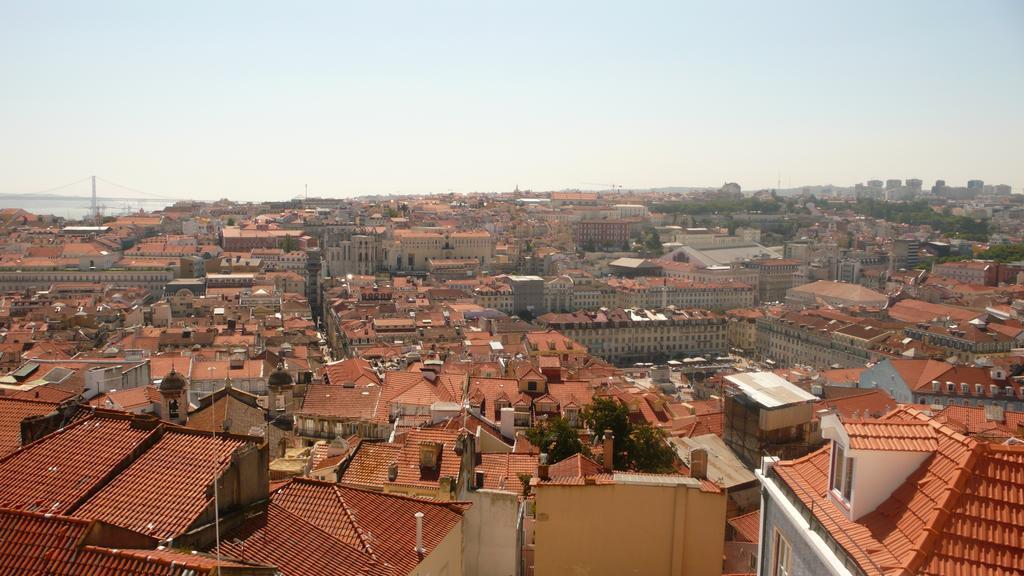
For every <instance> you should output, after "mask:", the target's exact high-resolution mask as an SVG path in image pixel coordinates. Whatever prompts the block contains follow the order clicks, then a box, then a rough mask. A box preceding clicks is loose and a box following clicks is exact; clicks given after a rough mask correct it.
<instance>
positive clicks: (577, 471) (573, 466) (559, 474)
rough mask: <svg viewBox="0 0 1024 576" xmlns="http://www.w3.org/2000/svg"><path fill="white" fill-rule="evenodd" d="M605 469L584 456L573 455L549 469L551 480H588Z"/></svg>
mask: <svg viewBox="0 0 1024 576" xmlns="http://www.w3.org/2000/svg"><path fill="white" fill-rule="evenodd" d="M604 471H605V470H604V468H603V467H602V466H601V465H600V464H598V463H597V462H594V461H593V460H591V459H590V458H587V457H586V456H584V455H583V454H573V455H572V456H569V457H568V458H565V459H564V460H560V461H558V462H555V463H554V464H552V465H551V467H550V468H548V476H549V477H550V478H551V479H558V478H586V477H587V476H595V475H597V474H601V473H602V472H604Z"/></svg>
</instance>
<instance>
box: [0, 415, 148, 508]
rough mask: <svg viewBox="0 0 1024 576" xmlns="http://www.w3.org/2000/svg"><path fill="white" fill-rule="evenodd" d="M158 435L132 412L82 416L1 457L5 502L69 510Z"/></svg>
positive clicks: (0, 491)
mask: <svg viewBox="0 0 1024 576" xmlns="http://www.w3.org/2000/svg"><path fill="white" fill-rule="evenodd" d="M155 433H156V431H155V429H150V430H146V429H142V428H135V427H133V426H132V421H131V419H130V418H129V417H127V416H123V417H116V416H113V415H105V416H102V417H90V418H85V419H82V420H79V421H78V422H76V423H74V424H71V425H70V426H67V427H66V428H64V429H62V430H59V431H57V432H55V433H53V434H51V435H49V436H46V437H44V438H43V439H41V440H38V441H36V442H33V443H32V444H29V445H28V446H25V447H23V448H21V449H20V450H18V451H17V452H14V453H12V454H9V455H7V456H5V457H4V458H2V459H0V478H3V479H4V480H3V482H0V506H2V507H5V508H16V509H24V510H29V511H35V510H39V511H44V512H52V513H55V514H63V513H66V512H68V511H70V510H72V509H74V508H75V507H76V506H77V505H79V504H81V502H82V501H83V499H84V498H86V497H87V496H88V495H89V494H91V493H92V492H94V491H95V490H96V489H97V488H99V487H100V486H103V485H104V484H105V483H106V481H107V479H108V476H109V475H110V474H111V472H112V471H113V470H115V469H116V468H117V467H118V466H119V465H120V464H121V463H122V462H124V461H126V460H128V459H129V458H130V457H131V456H132V454H133V453H135V452H136V451H137V450H139V449H140V448H141V447H142V446H143V445H144V443H145V442H147V440H148V439H150V438H151V437H153V436H154V435H155Z"/></svg>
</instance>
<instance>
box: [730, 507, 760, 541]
mask: <svg viewBox="0 0 1024 576" xmlns="http://www.w3.org/2000/svg"><path fill="white" fill-rule="evenodd" d="M728 522H729V526H732V528H733V530H735V531H736V536H737V537H738V538H739V539H740V540H741V541H743V542H753V543H755V544H756V543H757V542H758V541H759V538H758V534H760V532H761V511H760V510H754V511H753V512H749V513H747V514H744V515H742V516H735V517H733V518H729V520H728Z"/></svg>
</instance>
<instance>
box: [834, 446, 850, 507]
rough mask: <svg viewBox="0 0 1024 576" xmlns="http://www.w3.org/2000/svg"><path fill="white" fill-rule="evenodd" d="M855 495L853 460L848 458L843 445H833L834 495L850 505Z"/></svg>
mask: <svg viewBox="0 0 1024 576" xmlns="http://www.w3.org/2000/svg"><path fill="white" fill-rule="evenodd" d="M852 493H853V458H848V457H847V456H846V451H845V450H844V449H843V446H842V444H839V443H838V442H833V443H832V494H833V495H834V496H836V497H837V498H841V499H842V500H843V502H845V503H846V504H849V503H850V495H851V494H852Z"/></svg>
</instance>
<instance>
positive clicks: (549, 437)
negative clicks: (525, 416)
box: [526, 416, 587, 463]
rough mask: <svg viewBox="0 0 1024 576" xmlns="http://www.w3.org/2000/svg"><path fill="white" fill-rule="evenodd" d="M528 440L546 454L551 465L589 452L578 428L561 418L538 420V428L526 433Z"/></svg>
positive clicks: (535, 427)
mask: <svg viewBox="0 0 1024 576" xmlns="http://www.w3.org/2000/svg"><path fill="white" fill-rule="evenodd" d="M526 439H527V440H529V441H530V443H531V444H533V445H534V446H536V447H538V448H540V451H541V452H544V453H546V454H547V455H548V462H551V463H554V462H559V461H561V460H565V459H566V458H568V457H569V456H572V455H573V454H579V453H580V452H583V453H586V452H587V448H586V446H584V445H583V441H582V440H580V435H579V433H578V432H577V431H576V428H574V427H573V426H572V424H570V423H569V421H568V420H566V419H565V418H562V417H561V416H556V417H549V418H542V419H538V420H537V424H536V426H534V427H533V428H530V429H529V430H527V431H526Z"/></svg>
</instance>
